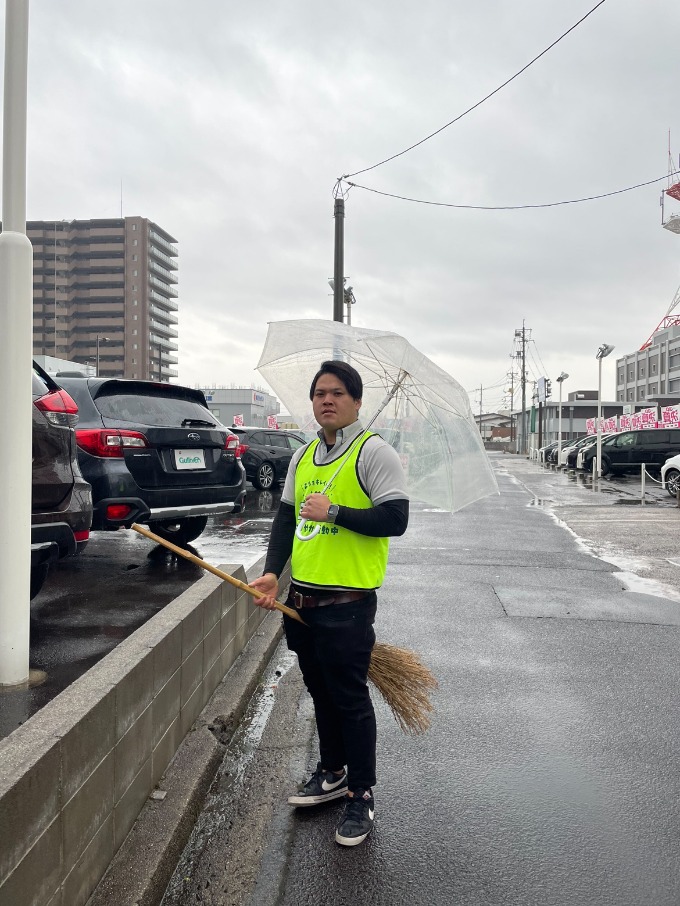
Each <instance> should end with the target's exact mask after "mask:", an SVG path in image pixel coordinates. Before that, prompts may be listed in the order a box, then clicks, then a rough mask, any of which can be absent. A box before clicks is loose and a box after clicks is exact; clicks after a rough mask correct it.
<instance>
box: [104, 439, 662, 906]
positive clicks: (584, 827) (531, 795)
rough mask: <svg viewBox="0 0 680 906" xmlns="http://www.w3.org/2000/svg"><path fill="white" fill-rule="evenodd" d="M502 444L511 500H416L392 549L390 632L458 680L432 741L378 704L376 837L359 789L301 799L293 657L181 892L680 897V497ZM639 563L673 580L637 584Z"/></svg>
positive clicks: (621, 904) (219, 897) (516, 898)
mask: <svg viewBox="0 0 680 906" xmlns="http://www.w3.org/2000/svg"><path fill="white" fill-rule="evenodd" d="M492 459H493V462H494V466H495V468H496V469H497V470H498V477H499V484H500V488H501V492H502V493H501V496H500V497H494V498H490V499H488V500H486V501H482V502H481V503H479V504H477V505H475V506H472V507H470V508H468V509H466V510H464V511H463V512H461V513H458V514H456V515H454V516H450V515H449V514H445V513H439V512H435V511H432V510H429V509H428V508H423V507H419V506H414V507H413V515H412V519H411V524H410V526H409V530H408V532H407V534H406V535H405V536H404V537H403V538H401V539H397V540H396V541H395V542H394V544H393V547H392V555H391V558H390V568H389V572H388V579H387V582H386V584H385V587H384V588H383V589H382V591H381V593H380V596H379V616H378V622H377V624H376V631H377V635H378V638H379V639H380V640H381V641H385V642H391V643H394V644H397V645H403V646H405V647H410V648H413V649H414V650H416V651H417V652H418V653H419V654H420V655H421V656H422V657H423V659H424V660H425V661H426V663H428V665H429V666H430V668H431V669H432V670H433V672H434V673H435V675H436V676H437V678H438V680H439V689H438V691H437V692H436V694H435V696H434V704H435V708H436V711H435V714H434V719H433V724H432V727H431V729H430V731H429V732H428V733H427V734H425V735H424V736H422V737H417V738H411V737H407V736H405V735H404V734H402V733H401V732H400V731H399V729H398V727H397V726H396V724H395V722H394V720H393V718H392V717H391V715H390V714H389V712H388V710H387V708H386V707H385V705H384V704H383V703H382V702H381V701H377V702H376V710H377V712H378V725H379V751H378V761H379V784H378V786H377V787H376V803H377V823H376V828H375V831H374V833H373V834H372V835H371V836H370V837H369V839H368V840H367V841H366V843H365V844H363V845H362V846H360V847H357V848H356V849H352V850H346V849H344V848H342V847H338V846H337V845H336V844H335V843H334V841H333V831H334V826H335V823H336V821H337V818H338V813H339V809H340V808H341V805H337V806H336V805H329V806H328V807H326V808H323V809H319V810H314V809H309V810H303V813H302V814H299V813H296V812H294V811H293V810H290V809H289V808H288V807H287V806H286V805H285V797H286V795H287V793H288V790H289V788H290V786H291V785H292V784H293V783H294V782H295V781H296V780H299V779H300V777H301V775H303V774H304V772H305V769H306V768H309V767H310V766H313V764H315V762H316V756H315V754H314V752H313V751H312V750H310V749H309V748H308V747H307V746H308V740H309V739H310V733H311V721H310V709H309V702H308V698H307V696H306V694H305V693H304V692H303V691H302V687H301V684H300V681H299V675H298V673H297V670H296V669H295V668H293V669H291V670H289V671H287V672H286V671H285V670H283V671H281V672H282V673H283V676H282V677H280V679H279V680H278V681H277V683H273V684H272V692H271V694H272V695H273V696H274V703H273V707H272V710H271V714H270V716H269V719H268V721H267V724H266V727H264V729H262V728H261V727H260V728H259V729H258V733H259V735H256V738H257V740H258V742H257V745H256V747H255V749H254V750H253V752H252V753H251V754H252V757H251V758H250V760H247V759H246V760H245V761H244V760H243V759H241V760H240V761H239V760H238V753H234V752H229V753H228V754H227V757H226V758H225V761H224V762H223V765H222V767H221V769H220V771H218V775H217V777H216V780H215V783H214V784H213V789H212V795H211V798H210V802H209V810H207V811H206V812H204V813H203V815H202V816H201V817H200V818H199V822H198V824H197V828H196V831H195V834H194V836H193V839H192V841H191V843H190V847H189V849H188V850H187V853H186V854H185V857H184V858H183V860H182V861H181V863H180V865H181V871H180V872H178V874H177V876H176V878H175V880H174V882H173V885H171V888H170V890H169V891H168V894H167V897H166V900H165V901H164V906H174V904H182V906H183V904H186V903H193V902H200V903H202V904H204V906H207V904H214V906H218V904H219V906H227V904H232V906H246V904H247V906H306V904H310V906H311V904H314V906H336V904H338V906H339V904H346V903H352V904H353V906H406V904H418V906H419V904H422V906H425V904H427V906H450V904H451V903H456V904H457V906H497V904H498V906H500V904H503V906H506V904H512V906H534V904H535V906H609V904H611V906H640V904H642V903H644V904H646V906H676V904H677V903H678V902H679V901H680V865H679V864H678V859H677V852H678V846H677V836H678V833H677V829H678V827H679V826H680V772H679V771H678V764H677V759H678V756H677V753H678V751H680V722H679V721H678V719H677V708H676V696H677V691H676V690H677V689H678V686H679V685H680V666H679V664H678V654H677V651H678V643H679V642H680V629H679V626H680V603H678V601H680V582H679V581H678V576H677V573H678V571H680V567H676V566H674V565H673V563H672V562H671V561H672V560H673V558H674V556H675V555H676V550H677V547H676V543H675V535H676V534H678V533H677V528H678V527H680V510H677V509H674V508H672V507H661V506H658V507H653V506H649V507H645V508H642V507H635V508H632V507H630V506H619V505H617V504H615V503H614V502H609V497H608V495H607V496H606V500H607V502H600V501H599V500H598V497H597V495H594V494H593V493H592V492H591V491H588V490H585V489H584V488H582V487H573V486H571V485H570V484H569V479H568V478H567V477H566V476H564V475H561V474H555V473H547V472H543V471H541V470H540V468H539V467H537V466H536V464H533V463H529V462H528V461H526V460H523V459H521V458H518V457H513V456H504V457H501V456H494V457H493V458H492ZM603 498H604V495H603ZM549 501H552V503H549ZM574 533H576V535H577V536H578V537H575V535H574ZM579 539H583V540H579ZM589 550H592V551H598V552H601V553H603V554H605V555H607V556H608V557H609V558H611V559H617V560H620V561H621V562H622V563H624V564H625V565H626V566H629V567H630V568H631V573H630V575H629V574H627V572H626V571H625V570H621V569H619V568H617V566H616V565H614V564H612V563H608V562H605V561H603V560H601V559H597V558H596V557H595V556H593V555H592V554H591V553H589V552H588V551H589ZM678 562H679V563H680V556H678ZM633 569H635V570H637V571H638V572H639V573H640V575H641V576H643V578H645V579H654V580H655V584H643V585H640V586H636V590H634V591H627V590H626V589H627V587H630V585H631V584H633V579H632V575H633V572H632V570H633ZM659 580H660V581H661V582H662V583H663V585H664V587H663V588H662V587H661V586H659V585H658V584H656V581H659ZM650 591H653V592H655V594H650ZM660 594H661V595H662V596H660ZM278 656H279V657H280V654H279V655H278ZM298 702H299V704H298ZM209 708H210V705H209V706H208V709H206V710H207V711H208V710H209ZM259 713H260V714H261V712H259ZM257 715H258V712H257V711H256V712H255V713H254V715H253V717H252V718H251V720H252V721H253V722H254V723H253V725H252V726H255V724H256V722H257V720H258V719H259V718H258V716H257ZM252 726H250V727H249V726H244V727H243V728H242V729H241V732H240V734H239V739H240V740H241V744H242V745H246V743H247V740H248V739H253V738H255V737H254V736H253V733H252V732H251V731H252ZM249 734H250V735H249ZM244 740H245V741H246V743H244V742H243V741H244ZM305 761H306V764H305ZM168 795H170V793H169V794H168ZM156 805H157V806H158V807H159V808H160V809H161V810H162V806H163V804H162V803H160V804H156ZM206 828H212V830H211V832H210V833H207V832H206ZM149 845H151V841H149ZM97 902H110V903H113V902H116V906H124V904H126V903H128V902H130V903H132V902H135V901H134V900H123V899H115V898H111V899H108V900H98V901H97ZM139 902H140V903H147V902H148V903H151V902H154V901H153V900H152V899H150V898H149V899H144V900H142V899H140V900H139Z"/></svg>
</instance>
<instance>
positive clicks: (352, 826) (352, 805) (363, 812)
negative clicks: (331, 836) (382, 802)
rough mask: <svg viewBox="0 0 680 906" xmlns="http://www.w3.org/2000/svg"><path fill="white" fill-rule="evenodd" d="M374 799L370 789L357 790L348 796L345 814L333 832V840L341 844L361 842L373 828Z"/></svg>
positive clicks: (351, 844)
mask: <svg viewBox="0 0 680 906" xmlns="http://www.w3.org/2000/svg"><path fill="white" fill-rule="evenodd" d="M374 818H375V799H374V798H373V793H372V792H371V791H370V790H357V791H356V792H355V793H354V795H353V796H348V797H347V801H346V803H345V814H344V815H343V816H342V821H341V822H340V824H338V829H337V830H336V832H335V841H336V843H339V844H340V845H341V846H356V845H357V844H359V843H363V842H364V840H365V839H366V837H368V835H369V834H370V833H371V831H372V830H373V820H374Z"/></svg>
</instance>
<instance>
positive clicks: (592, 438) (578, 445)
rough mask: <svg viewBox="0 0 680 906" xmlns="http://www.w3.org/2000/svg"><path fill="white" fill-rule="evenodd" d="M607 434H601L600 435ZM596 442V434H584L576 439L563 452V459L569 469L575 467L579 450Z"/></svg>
mask: <svg viewBox="0 0 680 906" xmlns="http://www.w3.org/2000/svg"><path fill="white" fill-rule="evenodd" d="M606 436H607V435H605V434H603V435H602V437H606ZM594 443H597V434H586V435H585V437H582V438H581V439H580V440H577V441H576V442H575V443H574V444H573V446H572V447H570V448H569V449H568V450H567V451H566V452H565V457H564V458H565V459H566V463H567V466H568V467H569V468H570V469H575V468H576V467H577V464H578V463H577V460H578V454H579V453H580V452H581V450H584V449H585V448H586V447H589V446H590V445H591V444H594Z"/></svg>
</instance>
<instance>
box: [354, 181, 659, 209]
mask: <svg viewBox="0 0 680 906" xmlns="http://www.w3.org/2000/svg"><path fill="white" fill-rule="evenodd" d="M665 179H668V174H667V173H666V174H665V175H664V176H659V177H658V178H657V179H649V180H647V182H639V183H637V184H636V185H634V186H627V187H626V188H625V189H616V190H615V191H614V192H603V193H601V194H600V195H586V196H584V197H583V198H570V199H568V200H567V201H550V202H546V203H544V204H515V205H481V204H451V203H449V202H445V201H426V200H424V199H422V198H409V197H408V196H407V195H395V194H393V193H391V192H381V191H380V190H379V189H371V188H370V186H361V185H359V184H358V183H355V182H347V185H349V186H352V187H353V188H355V189H364V190H365V191H366V192H373V193H374V194H375V195H384V196H385V197H386V198H396V199H398V200H399V201H411V202H413V203H414V204H429V205H435V206H436V207H438V208H460V209H462V210H467V211H525V210H528V209H531V208H556V207H559V206H560V205H565V204H580V203H581V202H582V201H597V200H598V199H600V198H611V197H612V195H622V194H623V193H624V192H632V191H633V189H642V188H644V186H651V185H654V183H655V182H662V181H663V180H665Z"/></svg>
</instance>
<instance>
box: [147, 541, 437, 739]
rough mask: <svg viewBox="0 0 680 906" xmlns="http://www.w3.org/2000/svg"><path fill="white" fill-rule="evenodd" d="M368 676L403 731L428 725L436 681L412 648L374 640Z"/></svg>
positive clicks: (233, 581)
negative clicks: (431, 696)
mask: <svg viewBox="0 0 680 906" xmlns="http://www.w3.org/2000/svg"><path fill="white" fill-rule="evenodd" d="M131 528H132V529H134V531H136V532H138V533H139V534H140V535H144V537H145V538H148V539H149V540H150V541H155V542H156V544H162V545H163V547H167V548H168V550H171V551H172V552H173V553H175V554H177V555H178V556H180V557H184V559H185V560H190V561H191V562H192V563H195V564H196V565H197V566H200V567H201V568H202V569H205V570H207V571H208V572H210V573H213V575H215V576H218V577H219V578H220V579H223V580H224V581H225V582H228V583H229V584H230V585H233V586H234V587H235V588H239V589H241V591H245V592H247V593H248V594H249V595H252V596H253V597H254V598H261V597H263V595H262V594H261V593H260V592H259V591H258V590H257V589H255V588H253V587H252V586H251V585H247V584H246V583H245V582H241V580H240V579H237V578H236V577H235V576H230V575H229V573H225V572H224V571H223V570H221V569H218V568H217V567H216V566H212V565H211V564H210V563H206V561H205V560H203V559H202V558H201V557H198V556H197V555H196V554H192V553H191V552H190V551H188V550H186V549H185V548H183V547H178V546H177V545H176V544H172V543H171V542H170V541H166V540H165V538H161V537H160V535H156V534H154V532H151V531H149V529H147V528H144V526H142V525H137V523H133V525H132V526H131ZM275 607H276V609H277V610H280V611H281V613H285V614H286V615H287V616H289V617H291V618H292V619H294V620H298V622H300V623H303V624H304V620H303V619H302V617H301V616H300V614H299V613H298V612H297V610H293V608H292V607H288V606H287V605H286V604H282V603H281V602H280V601H276V602H275ZM368 678H369V679H370V681H371V682H372V683H373V685H374V686H375V687H376V689H377V690H378V692H379V693H380V695H381V696H382V697H383V699H384V700H385V702H386V703H387V705H388V706H389V708H390V710H391V711H392V714H393V715H394V717H395V720H396V721H397V723H398V724H399V726H400V727H401V729H402V730H403V731H404V732H405V733H410V734H412V735H418V734H420V733H424V732H425V731H426V730H427V729H428V727H429V726H430V717H429V715H430V714H431V713H432V711H433V707H432V703H431V702H430V692H431V690H432V689H436V688H437V680H436V679H435V678H434V676H433V675H432V674H431V673H430V671H429V670H428V669H427V667H426V666H425V665H424V664H423V663H422V662H421V661H420V659H419V658H418V656H417V655H416V654H415V652H413V651H409V650H408V649H407V648H396V647H395V646H394V645H387V644H385V643H383V642H376V644H375V645H374V646H373V651H372V652H371V663H370V666H369V668H368Z"/></svg>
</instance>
